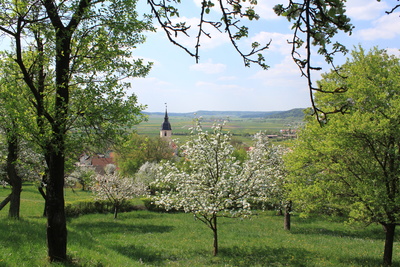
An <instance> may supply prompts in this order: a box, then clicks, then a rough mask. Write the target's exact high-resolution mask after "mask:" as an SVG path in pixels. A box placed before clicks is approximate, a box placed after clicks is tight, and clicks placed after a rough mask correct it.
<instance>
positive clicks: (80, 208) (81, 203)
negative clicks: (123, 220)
mask: <svg viewBox="0 0 400 267" xmlns="http://www.w3.org/2000/svg"><path fill="white" fill-rule="evenodd" d="M141 209H144V207H143V206H138V205H134V204H133V202H132V201H126V202H124V203H123V204H122V205H121V206H120V207H119V212H127V211H133V210H141ZM109 212H114V205H113V204H112V203H111V202H110V201H106V200H91V199H87V200H77V201H69V202H65V215H66V216H67V217H77V216H80V215H85V214H91V213H109Z"/></svg>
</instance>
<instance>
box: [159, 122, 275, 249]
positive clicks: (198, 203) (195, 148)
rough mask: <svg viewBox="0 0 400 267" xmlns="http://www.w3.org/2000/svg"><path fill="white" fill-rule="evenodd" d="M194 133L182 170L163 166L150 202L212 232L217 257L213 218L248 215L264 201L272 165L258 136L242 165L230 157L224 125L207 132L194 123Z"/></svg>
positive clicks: (264, 141) (264, 142)
mask: <svg viewBox="0 0 400 267" xmlns="http://www.w3.org/2000/svg"><path fill="white" fill-rule="evenodd" d="M195 130H196V131H197V134H196V135H195V136H194V137H193V138H192V139H191V140H190V141H188V142H187V143H186V144H185V145H184V146H183V147H182V150H183V151H184V157H185V162H184V164H183V166H181V168H178V167H177V165H175V164H174V163H171V162H165V163H163V164H161V167H160V168H159V173H158V179H157V180H156V181H155V182H154V183H153V186H154V187H155V188H158V191H157V192H155V196H154V198H153V200H154V201H155V204H157V205H160V206H163V207H164V208H166V209H167V210H169V209H183V210H184V211H185V212H191V213H193V214H194V216H195V217H196V218H197V219H199V220H200V221H201V222H203V223H205V224H206V225H207V226H208V227H209V228H210V229H211V230H212V231H213V236H214V245H213V247H214V250H213V254H214V255H217V253H218V225H217V218H218V217H222V216H223V217H239V216H248V215H250V214H251V203H252V202H253V201H256V200H259V199H265V196H266V193H267V191H268V188H269V186H270V184H269V179H270V178H271V176H272V175H273V174H274V172H275V166H273V165H270V161H269V160H268V153H269V150H270V146H269V144H268V138H267V137H266V136H264V135H262V134H257V135H256V138H255V139H256V141H255V145H254V149H253V150H251V151H250V152H249V153H248V157H247V159H246V160H245V161H244V162H240V161H238V160H237V159H236V158H235V157H233V156H232V153H233V151H234V148H233V146H232V145H231V144H230V139H231V135H230V134H229V133H224V132H223V130H222V125H214V126H213V128H212V132H208V131H204V130H203V129H202V128H201V125H200V124H198V125H197V127H196V129H195Z"/></svg>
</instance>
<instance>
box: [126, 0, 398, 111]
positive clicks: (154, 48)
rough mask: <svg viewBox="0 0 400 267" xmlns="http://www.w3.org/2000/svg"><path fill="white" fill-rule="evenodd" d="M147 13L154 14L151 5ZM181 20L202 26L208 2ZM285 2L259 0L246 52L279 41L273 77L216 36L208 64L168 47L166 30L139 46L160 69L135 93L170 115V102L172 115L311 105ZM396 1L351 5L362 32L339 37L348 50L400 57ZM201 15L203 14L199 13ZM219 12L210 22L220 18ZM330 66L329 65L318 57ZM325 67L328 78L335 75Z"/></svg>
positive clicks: (194, 2) (192, 3) (273, 52)
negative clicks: (279, 7)
mask: <svg viewBox="0 0 400 267" xmlns="http://www.w3.org/2000/svg"><path fill="white" fill-rule="evenodd" d="M141 1H142V3H141V5H140V6H141V9H143V12H148V11H149V7H148V6H147V4H146V1H145V0H141ZM183 2H185V3H186V4H185V5H184V6H182V10H181V12H180V16H181V19H182V20H185V21H188V22H193V25H196V23H197V21H198V14H197V13H198V10H199V9H198V7H199V3H200V2H201V0H185V1H183ZM279 2H281V3H285V2H286V1H282V0H281V1H279V0H268V1H267V0H259V1H258V6H257V8H256V11H257V12H258V14H259V15H260V16H261V18H260V19H259V20H258V21H256V22H251V23H249V24H248V26H249V27H250V28H251V32H250V36H249V39H248V40H244V41H242V42H241V45H243V48H246V45H249V44H250V43H251V42H252V41H254V40H257V41H258V42H260V43H266V42H268V41H269V40H271V39H272V43H271V46H270V49H269V50H268V51H267V52H266V53H265V56H266V59H267V64H268V65H269V66H270V69H269V70H262V69H261V68H260V67H258V66H256V65H253V66H252V67H250V68H248V67H245V66H244V65H243V61H242V59H241V57H240V56H239V55H238V54H237V52H236V51H234V49H233V47H232V45H231V44H230V43H229V40H228V39H227V37H226V35H225V34H218V33H217V32H215V31H212V30H210V32H211V33H212V34H213V37H212V39H208V40H205V39H204V40H203V42H202V45H201V51H200V56H201V57H200V61H199V63H198V64H196V62H195V59H194V58H192V57H190V56H189V55H188V54H186V53H185V52H184V51H183V50H181V49H180V48H178V47H177V46H174V45H172V44H171V43H169V42H168V40H167V38H166V36H165V34H164V33H163V32H161V31H157V32H156V33H150V34H148V36H147V41H146V43H145V44H143V45H140V46H138V48H137V49H136V51H135V56H137V57H140V58H144V59H145V60H147V61H151V62H154V66H153V69H152V70H151V72H150V74H149V75H148V76H147V77H146V78H135V79H132V80H131V84H132V87H131V91H130V92H133V93H135V94H136V95H137V96H138V101H139V103H141V104H146V105H147V106H148V108H147V109H146V111H149V112H154V111H164V103H168V111H169V112H195V111H198V110H212V111H277V110H289V109H292V108H304V107H309V106H310V98H309V92H308V89H307V84H306V80H305V79H304V78H302V77H301V75H300V72H299V70H298V68H297V66H296V65H295V64H294V63H293V61H292V59H291V57H290V49H291V48H290V46H289V45H288V44H287V42H286V40H288V39H290V38H291V33H292V32H291V30H290V24H289V23H288V22H287V21H286V19H285V18H281V17H277V16H276V15H275V14H274V13H273V11H272V7H273V6H274V5H275V4H276V3H279ZM396 4H398V1H396V0H384V1H381V2H377V1H376V0H348V3H347V11H348V13H347V14H348V16H349V17H350V18H351V19H352V23H353V25H354V26H355V29H354V30H353V33H352V35H351V36H348V35H347V34H339V35H338V36H337V40H338V41H340V42H341V43H344V44H346V45H347V46H348V48H352V47H353V46H358V45H359V44H360V45H362V47H363V48H365V49H369V48H371V47H373V46H378V47H379V48H384V49H388V51H389V52H390V53H392V54H396V55H398V56H400V53H399V49H400V17H399V16H400V12H396V13H394V14H391V15H387V14H385V11H386V10H390V9H391V8H392V7H393V6H394V5H396ZM196 11H197V12H196ZM215 14H216V12H215V11H212V12H211V13H210V15H211V16H212V15H215ZM194 37H195V33H193V34H192V36H191V38H186V39H185V38H183V37H182V38H180V39H179V40H180V41H182V42H183V43H184V44H187V45H189V46H190V45H192V46H193V42H194ZM346 57H347V56H342V55H341V56H340V57H337V58H336V63H337V64H342V63H344V62H345V58H346ZM314 60H316V61H315V62H320V63H321V64H322V65H323V59H322V58H320V59H319V58H314ZM328 71H329V68H328V67H327V66H324V69H323V70H322V72H319V73H316V74H314V75H315V76H314V77H315V78H316V79H318V78H319V75H320V73H323V72H328Z"/></svg>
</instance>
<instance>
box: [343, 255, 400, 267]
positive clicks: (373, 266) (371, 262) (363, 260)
mask: <svg viewBox="0 0 400 267" xmlns="http://www.w3.org/2000/svg"><path fill="white" fill-rule="evenodd" d="M341 261H342V263H343V264H346V265H348V266H354V265H356V266H363V267H367V266H368V267H377V266H383V259H377V258H376V257H368V256H367V257H354V258H348V259H342V260H341ZM396 266H397V267H398V266H400V265H399V264H398V263H395V262H393V264H392V267H396Z"/></svg>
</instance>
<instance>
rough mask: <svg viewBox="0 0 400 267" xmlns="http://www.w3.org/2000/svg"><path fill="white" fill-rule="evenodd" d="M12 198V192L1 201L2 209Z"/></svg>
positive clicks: (0, 206)
mask: <svg viewBox="0 0 400 267" xmlns="http://www.w3.org/2000/svg"><path fill="white" fill-rule="evenodd" d="M10 199H11V194H9V195H8V196H7V197H6V198H5V199H4V200H3V201H2V202H1V203H0V210H2V209H3V208H4V207H5V205H7V204H8V202H10Z"/></svg>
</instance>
